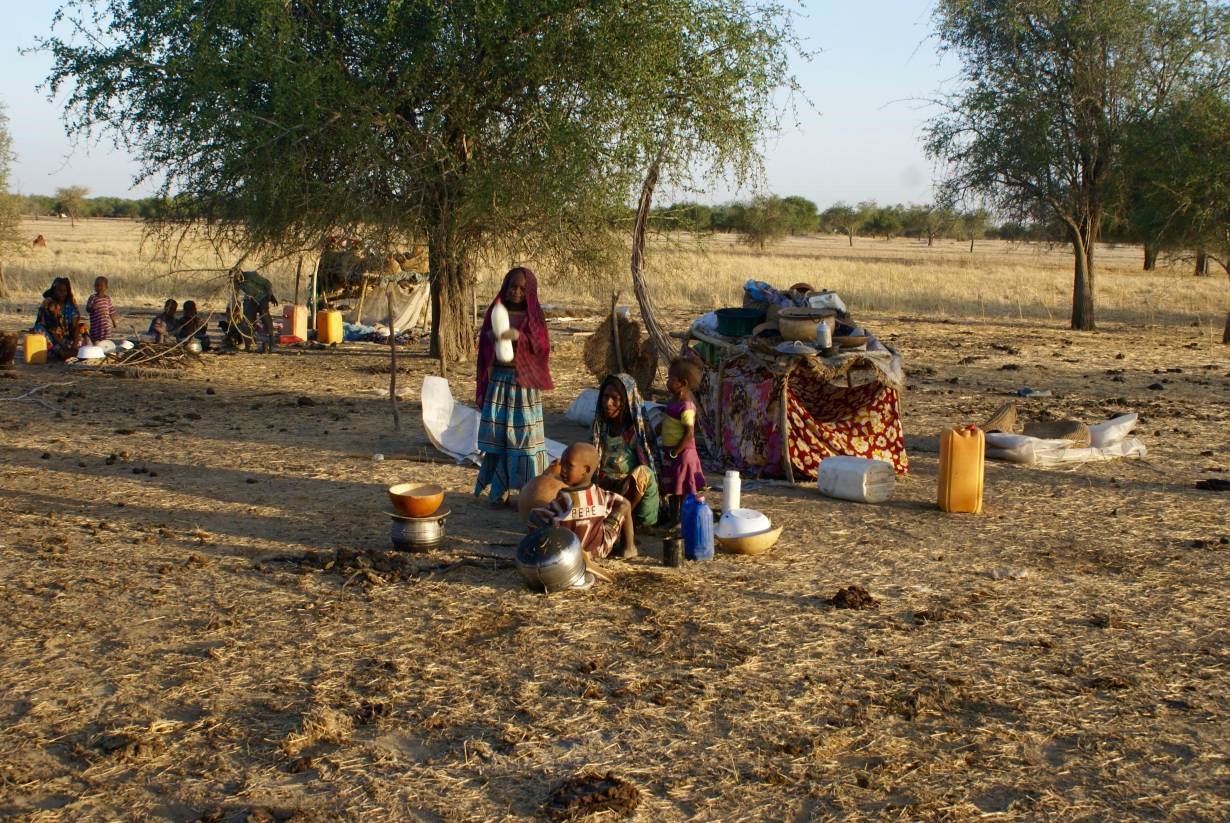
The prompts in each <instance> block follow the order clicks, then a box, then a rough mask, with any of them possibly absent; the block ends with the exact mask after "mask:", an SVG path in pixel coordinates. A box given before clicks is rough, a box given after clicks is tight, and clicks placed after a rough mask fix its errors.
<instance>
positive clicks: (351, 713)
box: [0, 278, 1230, 823]
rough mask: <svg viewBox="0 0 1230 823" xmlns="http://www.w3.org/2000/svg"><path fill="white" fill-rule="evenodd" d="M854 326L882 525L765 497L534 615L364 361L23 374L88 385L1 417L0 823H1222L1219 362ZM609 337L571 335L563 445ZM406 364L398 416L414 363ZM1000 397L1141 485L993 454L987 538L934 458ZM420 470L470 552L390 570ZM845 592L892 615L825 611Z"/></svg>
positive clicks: (340, 358) (457, 476) (566, 344)
mask: <svg viewBox="0 0 1230 823" xmlns="http://www.w3.org/2000/svg"><path fill="white" fill-rule="evenodd" d="M772 279H774V280H775V281H777V282H780V281H779V280H778V278H772ZM122 308H124V309H126V310H130V311H131V307H125V306H122ZM856 310H857V309H856ZM858 316H859V318H860V319H861V320H863V321H864V322H866V323H867V324H869V325H870V326H872V327H874V328H876V329H877V330H878V331H879V332H880V334H881V335H882V336H883V337H884V338H885V339H886V340H889V341H891V342H893V344H894V345H897V346H899V347H900V348H901V350H902V351H903V353H904V356H905V359H906V363H907V366H908V368H909V370H910V372H911V378H910V389H909V390H908V391H907V392H906V394H905V395H904V404H905V406H904V413H905V421H906V430H907V437H908V445H909V449H910V452H911V455H910V456H911V468H912V473H911V475H909V476H906V477H903V478H901V481H900V483H899V486H898V489H897V493H896V494H895V496H894V499H893V500H892V501H890V502H889V503H887V504H885V505H880V506H861V505H856V504H851V503H844V502H841V501H835V500H829V499H825V498H821V497H820V496H818V495H817V494H816V492H815V490H814V489H813V488H809V487H798V488H790V487H785V486H774V485H757V484H755V483H753V482H751V481H750V480H749V481H746V482H745V488H744V492H743V499H744V502H745V504H746V505H750V506H754V507H755V508H758V509H761V510H763V511H765V512H766V513H768V514H769V516H770V517H771V518H772V519H773V520H774V521H775V522H780V523H782V524H784V525H785V526H786V529H785V532H784V533H783V537H782V540H781V542H780V544H779V545H778V546H777V547H776V548H775V549H774V550H773V552H771V553H770V554H768V555H766V556H764V557H762V558H756V559H748V558H736V557H731V556H727V555H720V556H719V557H718V558H717V559H716V560H715V561H713V562H711V563H707V564H704V565H703V566H693V567H689V568H684V569H678V570H676V569H667V568H663V567H662V566H660V565H659V563H658V560H657V555H658V551H659V547H660V541H659V540H656V539H644V540H642V542H641V550H642V557H641V558H639V559H637V560H635V561H632V562H628V563H608V564H606V566H605V568H606V569H607V570H608V571H610V572H611V573H613V574H614V576H615V578H616V579H615V582H614V583H613V584H603V585H599V586H597V587H595V588H594V589H593V590H591V591H589V592H585V593H572V594H569V595H566V596H552V597H543V596H540V595H536V594H533V593H531V592H529V591H527V590H526V589H525V588H524V587H523V586H522V585H521V584H520V582H519V579H518V578H517V576H516V574H515V572H514V571H513V570H511V569H509V568H508V567H507V564H504V563H498V562H490V561H481V560H476V561H473V562H469V563H461V562H456V561H459V560H462V559H464V558H466V557H467V553H470V552H474V551H476V550H478V551H493V550H502V551H504V552H507V551H508V549H507V547H506V546H504V547H498V546H497V547H495V549H492V547H491V546H490V544H492V543H508V542H510V541H513V540H515V539H517V537H518V534H519V532H518V529H519V526H518V523H517V519H516V516H515V515H514V514H512V513H508V512H491V511H489V510H488V509H487V508H486V506H485V505H484V504H482V503H481V502H476V501H474V500H473V499H471V498H470V497H469V490H470V488H471V486H472V484H473V482H474V477H475V471H474V470H473V469H472V468H468V467H455V466H451V465H444V466H441V465H431V464H423V463H416V462H407V461H401V460H397V459H389V460H386V461H384V462H381V463H373V462H372V461H371V457H370V455H371V453H372V452H373V451H377V450H379V451H382V452H385V453H387V454H389V455H390V458H392V457H393V456H394V455H396V454H400V453H405V454H424V453H427V452H429V451H430V449H429V447H428V446H427V444H426V441H425V438H424V435H423V432H422V431H421V428H420V427H419V425H418V422H417V416H418V414H417V412H418V409H417V406H416V404H415V403H414V402H413V399H411V400H409V401H408V402H406V403H405V404H404V405H403V425H404V426H405V428H406V431H405V433H404V434H403V435H401V436H399V437H398V438H390V437H389V435H388V433H389V419H388V401H387V399H381V398H379V397H377V396H376V395H375V394H374V392H373V390H374V389H376V388H380V387H384V386H387V377H386V376H385V375H380V374H376V373H374V372H373V367H375V366H377V365H380V364H382V363H386V362H387V355H386V354H385V353H384V351H383V349H382V348H381V347H377V346H364V345H360V344H348V345H345V346H342V347H340V348H339V349H337V350H333V351H306V352H295V351H293V350H283V351H281V352H280V353H279V354H278V355H276V356H243V355H236V356H206V357H205V358H204V361H203V364H202V365H199V366H194V367H191V368H189V369H187V370H185V371H180V372H174V373H167V374H165V375H159V376H154V377H151V378H147V379H140V380H120V379H117V378H114V377H110V376H108V375H105V374H101V373H97V372H70V371H68V370H65V369H54V368H19V369H18V370H17V377H16V379H12V380H0V396H3V397H5V398H7V397H12V396H15V395H18V394H20V393H22V392H25V391H27V390H29V389H30V388H32V387H34V386H38V385H45V384H47V383H52V382H59V381H72V384H71V385H60V386H54V387H51V388H49V389H47V390H45V391H44V392H42V393H40V394H39V395H38V396H39V397H41V398H44V399H45V400H46V401H47V402H49V403H50V404H51V405H52V409H46V408H43V407H41V406H39V405H36V404H34V403H32V402H29V401H18V402H0V450H2V452H3V454H4V461H3V464H2V465H0V509H3V511H4V517H3V518H0V581H2V582H0V594H2V596H0V625H3V626H5V627H6V629H7V633H6V635H5V643H4V646H3V651H2V652H0V683H3V684H5V686H4V689H3V690H2V693H0V816H3V817H12V818H15V819H18V820H23V821H39V823H42V822H43V821H58V820H65V821H67V820H73V821H78V820H90V821H92V820H99V821H101V820H114V819H143V820H153V819H172V820H192V819H195V818H197V817H198V816H205V819H207V820H222V821H228V823H229V822H230V821H236V822H237V821H242V820H245V819H257V820H260V819H268V818H270V817H271V818H273V819H290V818H292V815H293V819H296V820H309V821H310V820H321V821H324V820H337V819H346V820H364V821H368V820H375V821H405V820H423V821H435V820H439V821H455V820H484V821H485V820H529V819H537V818H539V817H540V816H541V806H542V803H543V802H544V801H545V800H546V799H547V797H548V796H549V794H550V792H551V790H552V789H553V788H554V787H555V786H556V785H557V784H558V783H559V782H560V781H561V780H563V779H564V778H566V777H568V776H569V775H572V774H574V773H576V772H579V771H582V770H591V769H592V770H597V771H603V772H605V771H607V770H611V771H614V772H616V773H617V774H619V775H622V776H623V777H625V778H627V779H628V780H630V781H632V782H633V783H634V784H635V785H636V786H637V787H638V788H639V789H640V791H641V798H642V802H641V806H640V808H639V809H638V810H637V811H636V813H635V817H634V819H635V820H638V821H646V822H648V821H661V820H731V821H737V820H784V819H789V820H838V819H842V820H858V819H892V820H934V821H975V820H1022V821H1024V820H1030V821H1032V820H1050V819H1064V820H1067V821H1072V822H1073V823H1077V822H1078V821H1079V822H1081V823H1083V821H1102V820H1129V819H1159V820H1165V819H1171V820H1224V819H1227V817H1230V795H1228V794H1227V792H1226V786H1227V779H1228V778H1230V771H1228V769H1230V723H1228V721H1227V718H1228V717H1230V658H1228V656H1227V649H1228V648H1230V643H1228V641H1230V635H1228V629H1227V627H1228V626H1230V607H1228V605H1227V600H1226V597H1225V592H1226V590H1227V588H1228V587H1230V564H1228V563H1227V562H1226V559H1227V553H1228V552H1230V546H1228V545H1227V544H1223V543H1222V542H1221V541H1222V540H1223V539H1226V540H1230V528H1228V527H1227V522H1226V516H1225V512H1226V505H1225V504H1226V500H1225V498H1226V496H1225V495H1219V494H1217V493H1212V492H1202V491H1198V490H1196V489H1194V488H1192V481H1193V480H1195V479H1198V478H1201V477H1223V476H1225V474H1224V471H1225V470H1226V469H1230V465H1227V463H1226V460H1227V455H1226V451H1225V448H1224V444H1225V433H1226V431H1227V426H1230V354H1228V352H1227V349H1226V347H1223V346H1221V345H1219V344H1214V343H1212V342H1210V341H1209V340H1208V339H1207V338H1206V337H1205V336H1203V335H1202V334H1201V332H1200V330H1198V329H1193V328H1187V329H1182V328H1179V329H1172V330H1170V331H1169V332H1166V333H1164V334H1163V333H1158V332H1156V331H1155V330H1147V329H1139V328H1135V327H1114V325H1113V324H1110V325H1111V327H1110V328H1108V329H1106V330H1103V331H1101V332H1098V333H1097V334H1074V333H1070V332H1067V331H1065V330H1062V328H1061V327H1062V323H1058V322H1057V323H1055V324H1053V325H1051V326H1049V327H1046V326H1043V325H1040V324H1038V323H1036V322H1019V321H998V320H982V319H976V318H975V319H969V320H966V321H961V322H945V321H939V320H936V319H934V318H926V319H911V318H907V317H902V316H900V315H897V314H895V313H890V314H886V313H882V312H881V313H876V312H864V311H859V312H858ZM16 317H17V316H16V315H14V314H12V313H9V314H7V315H5V316H4V317H3V322H4V323H8V324H11V323H12V322H13V321H14V320H15V319H16ZM687 319H688V315H686V314H685V313H682V312H680V313H674V314H672V315H671V316H670V317H669V318H667V323H668V326H669V327H670V328H673V329H678V328H682V327H683V325H684V324H685V323H686V322H687ZM596 322H597V318H596V317H595V318H589V319H580V320H578V319H572V320H566V321H564V320H557V321H553V322H552V325H551V334H552V341H553V346H554V349H555V356H554V357H553V368H554V372H555V376H556V383H557V387H558V388H557V390H556V391H555V392H550V393H548V394H547V395H546V401H545V402H546V410H547V415H548V417H547V430H548V433H549V434H551V435H552V436H555V437H558V438H560V439H563V440H571V439H580V438H585V437H587V436H588V430H587V429H585V428H582V427H578V426H574V425H571V424H569V423H567V422H565V420H564V418H563V417H562V412H563V410H564V408H565V407H566V406H567V405H568V403H569V402H570V401H571V399H572V398H573V397H574V396H575V394H576V392H577V391H578V390H579V389H580V388H581V387H583V386H585V385H587V384H589V382H590V381H589V378H588V376H587V375H586V374H584V372H583V369H582V368H581V367H580V365H579V364H580V351H581V344H582V341H583V339H584V338H583V334H584V333H586V332H588V331H589V330H592V329H593V328H594V326H595V325H596ZM1005 349H1007V351H1005ZM402 366H403V368H406V369H408V372H407V373H406V374H405V379H406V382H407V383H408V385H410V386H411V387H412V388H413V389H417V386H418V380H419V378H420V377H421V375H423V374H424V373H427V372H429V371H430V370H432V369H433V368H434V361H432V360H431V359H429V358H428V357H426V356H425V354H424V353H423V352H422V351H421V349H412V350H411V351H409V352H407V353H406V355H405V357H404V360H402ZM1167 368H1176V369H1182V371H1175V372H1169V373H1166V372H1165V371H1164V370H1165V369H1167ZM1159 371H1160V372H1161V373H1158V372H1159ZM451 377H452V379H453V381H454V392H455V394H456V395H457V396H458V397H466V396H467V395H468V393H469V390H470V387H471V386H472V385H473V384H472V379H473V371H472V366H471V365H470V364H464V365H462V366H461V367H459V368H458V369H456V370H455V371H454V373H453V374H452V375H451ZM1155 382H1156V383H1158V384H1159V385H1162V386H1163V389H1162V390H1151V389H1149V388H1148V386H1149V385H1150V384H1153V383H1155ZM1020 385H1032V386H1038V387H1046V388H1051V389H1053V390H1055V392H1056V396H1055V397H1053V398H1047V399H1042V400H1035V401H1029V402H1027V403H1025V404H1023V413H1024V415H1025V416H1027V417H1029V416H1037V417H1045V416H1059V415H1071V416H1076V417H1079V418H1081V419H1084V420H1089V421H1092V420H1096V419H1099V418H1101V417H1103V416H1105V415H1106V414H1109V413H1112V412H1114V411H1116V410H1123V409H1133V410H1136V411H1138V412H1141V413H1142V414H1143V415H1144V420H1143V423H1142V426H1141V431H1140V434H1141V436H1142V437H1143V438H1144V440H1145V443H1146V445H1147V446H1148V448H1149V452H1150V455H1149V460H1148V461H1147V462H1131V463H1107V464H1101V465H1090V466H1085V467H1081V468H1073V469H1067V470H1052V471H1047V470H1040V469H1031V468H1025V467H1016V466H1008V465H1003V464H994V465H988V468H987V500H986V508H985V511H984V513H983V514H982V515H981V516H977V517H967V516H954V515H944V514H941V513H940V512H938V511H937V510H936V508H935V505H934V494H935V482H936V471H937V458H936V455H935V453H934V448H935V446H934V444H935V437H934V435H935V433H936V432H937V431H938V429H939V428H940V427H941V426H942V425H945V424H951V423H960V422H967V421H977V420H980V419H983V418H984V417H985V416H986V415H988V414H989V413H990V412H991V411H992V410H993V409H994V408H995V407H996V406H997V405H998V404H999V403H1000V402H1002V400H1003V399H1004V396H1005V395H1006V394H1007V393H1008V392H1010V391H1012V390H1013V389H1015V388H1017V387H1018V386H1020ZM305 395H306V396H309V397H311V398H312V400H313V401H314V402H313V403H312V404H308V405H300V404H299V403H297V402H296V399H297V398H298V397H300V396H305ZM134 470H137V473H134ZM428 480H430V481H431V482H435V483H440V484H441V485H443V486H444V487H445V489H446V505H447V506H449V507H450V508H451V509H452V511H453V515H452V516H451V517H450V518H449V520H448V526H447V528H448V533H449V540H448V543H447V544H446V545H445V546H444V547H442V548H441V549H439V550H438V551H436V552H433V553H432V554H430V555H407V556H402V557H400V558H399V562H398V563H397V568H398V569H400V570H401V572H402V574H400V575H397V576H394V575H392V574H386V572H385V569H386V564H387V563H388V562H389V561H388V558H387V557H386V556H385V555H383V554H382V553H381V551H380V550H382V549H383V548H385V547H386V546H387V540H388V521H387V519H386V518H385V517H384V515H383V510H384V508H385V507H386V505H387V499H386V497H385V492H384V487H385V485H386V484H389V483H392V482H399V481H407V482H410V481H416V482H417V481H428ZM339 550H341V551H345V552H347V553H349V556H351V557H355V556H356V553H361V554H360V555H358V556H362V557H365V558H367V559H368V562H369V563H370V564H371V565H370V568H363V569H362V573H355V568H356V567H347V568H346V569H345V571H344V573H339V571H340V567H339V566H337V565H330V561H329V560H328V558H332V557H340V556H341V551H339ZM305 553H307V554H310V555H312V556H314V557H317V558H321V559H323V560H324V561H325V562H320V563H313V564H307V563H302V562H290V561H287V560H285V559H283V558H287V557H302V556H303V555H304V554H305ZM356 562H357V561H356ZM1005 569H1008V570H1011V571H1009V572H1008V573H1000V572H1001V570H1005ZM851 584H858V585H862V586H865V587H866V588H867V589H868V590H869V591H870V592H871V594H872V595H873V596H874V597H875V598H876V599H877V600H879V605H878V608H875V609H870V610H862V611H855V610H842V609H833V608H831V607H830V606H829V605H828V603H827V602H826V599H827V598H828V597H829V596H831V595H832V594H833V593H834V592H835V591H837V590H838V589H839V588H840V587H844V586H848V585H851ZM262 810H265V811H262ZM249 815H252V816H253V817H251V818H249ZM266 815H267V816H266Z"/></svg>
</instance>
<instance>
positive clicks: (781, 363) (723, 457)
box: [698, 341, 910, 482]
mask: <svg viewBox="0 0 1230 823" xmlns="http://www.w3.org/2000/svg"><path fill="white" fill-rule="evenodd" d="M708 342H711V341H708ZM714 361H716V362H714ZM900 371H901V370H900V356H899V355H898V354H897V353H896V352H895V351H892V350H891V349H887V348H883V347H881V349H880V350H879V351H869V352H865V353H852V354H843V355H839V356H838V357H834V358H820V357H800V356H782V355H776V354H775V353H773V352H771V350H770V351H757V350H755V349H754V348H749V347H748V346H746V345H744V346H734V347H729V348H727V349H726V350H725V351H722V350H721V349H719V350H718V353H717V355H716V357H713V358H711V363H710V365H708V366H707V367H706V369H705V374H704V377H703V379H702V382H701V389H700V392H698V401H699V403H700V405H701V415H700V426H699V429H700V445H701V446H702V454H703V456H705V457H706V458H707V459H708V460H709V461H710V462H711V463H713V464H716V465H719V466H721V467H722V468H732V469H738V470H739V471H740V472H741V473H743V474H745V475H749V476H757V477H782V478H785V479H787V480H790V481H792V482H802V481H806V480H814V479H815V478H816V474H817V472H818V471H819V466H820V461H821V460H823V459H824V458H826V457H831V456H835V455H853V456H856V457H867V458H872V459H875V460H884V461H886V462H888V463H891V464H892V466H893V468H894V470H896V471H897V473H898V474H904V473H905V472H907V471H909V465H910V464H909V457H908V456H907V455H906V451H905V434H904V431H903V428H902V422H901V405H900V391H901V389H902V386H901V381H900V380H899V378H898V375H899V374H900Z"/></svg>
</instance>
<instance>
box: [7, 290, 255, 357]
mask: <svg viewBox="0 0 1230 823" xmlns="http://www.w3.org/2000/svg"><path fill="white" fill-rule="evenodd" d="M233 280H234V283H235V288H236V294H237V296H238V301H237V303H236V305H234V306H232V308H231V310H230V311H228V320H224V321H222V322H221V323H220V324H219V325H220V326H221V327H222V331H223V334H224V336H225V338H226V341H227V342H228V343H229V344H230V345H232V346H235V347H238V346H240V345H242V346H243V347H244V348H245V349H248V348H251V346H252V344H253V343H254V342H255V343H258V344H259V345H260V347H261V349H262V350H266V349H268V350H272V349H273V345H274V340H275V339H276V332H277V328H276V326H275V324H274V322H273V318H272V317H271V315H270V306H271V305H277V302H278V301H277V298H276V297H275V296H274V293H273V286H272V284H270V282H269V281H268V280H267V279H265V278H264V277H262V276H261V275H259V274H257V273H256V272H251V271H242V272H241V271H237V272H235V273H234V274H233ZM109 285H110V284H109V283H108V280H107V278H106V277H96V278H95V279H94V293H93V294H91V295H90V297H89V299H87V300H86V302H85V311H84V312H82V310H81V307H80V305H79V304H78V303H77V298H76V296H75V295H74V294H73V284H72V282H71V281H70V280H69V279H68V278H67V277H57V278H55V280H53V281H52V283H51V286H50V287H49V288H48V289H47V291H45V292H43V302H42V303H40V304H39V307H38V314H37V316H36V317H35V321H34V326H33V327H32V328H31V331H34V332H42V333H43V335H44V337H46V339H47V352H48V355H49V356H50V357H51V358H52V359H55V360H61V361H63V360H68V359H70V358H73V357H76V356H77V352H78V350H79V349H80V348H81V347H82V346H88V345H90V344H92V343H93V344H97V343H101V342H102V341H104V340H108V339H110V338H111V336H112V335H113V334H115V332H116V329H117V327H118V326H119V315H118V314H117V313H116V311H115V304H114V303H113V302H112V299H111V294H110V292H109ZM146 334H148V335H149V336H150V337H151V338H152V339H153V341H154V342H157V343H172V342H176V341H183V340H188V339H189V338H193V339H196V340H197V341H199V342H200V344H201V348H202V349H203V350H207V349H209V347H210V342H209V321H208V318H207V317H205V316H204V315H202V314H201V313H200V311H199V310H198V309H197V305H196V301H193V300H185V301H184V304H183V306H182V308H181V306H180V305H179V302H178V301H176V300H167V301H166V303H164V304H163V306H162V311H160V312H159V313H158V314H156V315H154V318H153V319H152V320H150V324H149V328H148V329H146Z"/></svg>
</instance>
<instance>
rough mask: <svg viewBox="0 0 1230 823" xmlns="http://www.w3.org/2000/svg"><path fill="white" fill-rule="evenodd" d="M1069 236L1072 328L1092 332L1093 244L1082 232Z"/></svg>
mask: <svg viewBox="0 0 1230 823" xmlns="http://www.w3.org/2000/svg"><path fill="white" fill-rule="evenodd" d="M1071 234H1072V257H1073V263H1074V276H1073V280H1072V328H1073V329H1076V330H1077V331H1093V329H1094V328H1095V325H1094V322H1093V243H1091V242H1089V241H1087V240H1086V239H1085V237H1083V236H1082V234H1084V232H1081V231H1078V230H1075V229H1073V230H1072V231H1071Z"/></svg>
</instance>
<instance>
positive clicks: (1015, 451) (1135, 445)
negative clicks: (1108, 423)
mask: <svg viewBox="0 0 1230 823" xmlns="http://www.w3.org/2000/svg"><path fill="white" fill-rule="evenodd" d="M986 441H987V451H986V455H987V457H988V458H989V459H991V460H1006V461H1008V462H1009V463H1022V464H1024V465H1027V466H1060V465H1064V464H1068V463H1090V462H1095V461H1099V460H1117V459H1120V458H1134V459H1137V460H1140V459H1143V458H1144V456H1145V445H1144V443H1142V442H1140V440H1138V439H1137V438H1135V437H1131V438H1126V439H1121V440H1119V441H1118V442H1117V443H1114V444H1112V445H1110V446H1105V447H1102V448H1094V447H1089V448H1073V447H1072V443H1071V441H1069V440H1043V439H1042V438H1039V437H1029V436H1028V435H1024V434H1006V433H1004V432H987V434H986Z"/></svg>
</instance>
